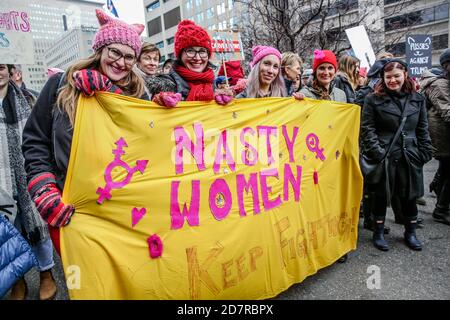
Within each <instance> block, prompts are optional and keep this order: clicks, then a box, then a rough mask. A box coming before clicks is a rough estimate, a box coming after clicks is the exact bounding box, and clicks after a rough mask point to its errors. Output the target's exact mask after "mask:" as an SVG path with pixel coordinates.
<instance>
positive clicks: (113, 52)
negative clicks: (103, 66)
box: [106, 47, 136, 66]
mask: <svg viewBox="0 0 450 320" xmlns="http://www.w3.org/2000/svg"><path fill="white" fill-rule="evenodd" d="M106 49H108V58H110V59H112V60H113V62H115V61H117V60H119V59H121V58H123V60H124V61H125V64H126V65H129V66H132V65H133V64H135V63H136V56H134V55H132V54H123V53H122V52H121V51H120V50H119V49H116V48H111V47H106Z"/></svg>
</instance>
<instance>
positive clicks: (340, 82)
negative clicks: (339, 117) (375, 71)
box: [334, 74, 355, 103]
mask: <svg viewBox="0 0 450 320" xmlns="http://www.w3.org/2000/svg"><path fill="white" fill-rule="evenodd" d="M334 86H335V87H336V88H339V89H341V90H342V91H344V92H345V96H346V97H347V103H355V90H353V87H352V85H351V84H350V82H349V81H348V79H347V78H345V77H343V76H342V75H340V74H337V75H336V77H334Z"/></svg>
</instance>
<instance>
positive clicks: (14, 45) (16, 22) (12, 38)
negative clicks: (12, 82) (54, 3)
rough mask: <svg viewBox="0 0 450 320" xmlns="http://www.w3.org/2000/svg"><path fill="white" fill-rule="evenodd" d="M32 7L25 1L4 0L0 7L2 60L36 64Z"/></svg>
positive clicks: (0, 59) (0, 54) (0, 58)
mask: <svg viewBox="0 0 450 320" xmlns="http://www.w3.org/2000/svg"><path fill="white" fill-rule="evenodd" d="M29 12H30V9H29V8H28V5H26V4H25V3H20V4H17V1H13V0H2V5H1V7H0V62H1V63H9V64H34V63H35V61H34V45H33V38H32V35H31V31H32V29H31V23H30V13H29Z"/></svg>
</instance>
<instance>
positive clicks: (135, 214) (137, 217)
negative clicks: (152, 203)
mask: <svg viewBox="0 0 450 320" xmlns="http://www.w3.org/2000/svg"><path fill="white" fill-rule="evenodd" d="M146 213H147V209H145V208H142V209H138V208H133V211H131V220H132V221H131V226H132V227H133V228H134V226H135V225H137V224H138V223H139V221H141V219H142V218H143V217H144V216H145V214H146Z"/></svg>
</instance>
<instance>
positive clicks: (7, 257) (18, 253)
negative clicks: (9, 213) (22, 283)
mask: <svg viewBox="0 0 450 320" xmlns="http://www.w3.org/2000/svg"><path fill="white" fill-rule="evenodd" d="M37 264H38V263H37V260H36V257H35V256H34V254H33V252H32V251H31V248H30V246H29V244H28V242H26V240H25V239H24V238H23V237H22V235H21V234H20V233H19V231H18V230H17V229H16V228H15V227H14V226H13V225H12V224H11V223H10V222H9V221H8V220H7V219H6V218H5V217H4V216H3V215H1V214H0V298H1V297H3V296H4V295H5V294H6V292H8V290H9V288H11V287H12V286H13V284H14V283H15V282H16V281H17V280H18V279H20V278H22V277H23V276H24V275H25V273H27V272H28V271H29V270H30V269H31V268H32V267H34V266H37Z"/></svg>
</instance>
